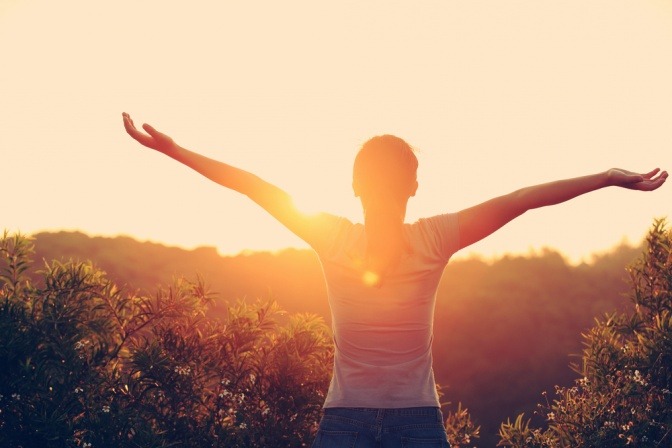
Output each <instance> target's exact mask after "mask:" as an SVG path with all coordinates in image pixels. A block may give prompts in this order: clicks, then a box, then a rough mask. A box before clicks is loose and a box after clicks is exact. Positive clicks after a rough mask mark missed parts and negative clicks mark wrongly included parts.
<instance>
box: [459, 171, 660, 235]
mask: <svg viewBox="0 0 672 448" xmlns="http://www.w3.org/2000/svg"><path fill="white" fill-rule="evenodd" d="M665 179H667V172H666V171H662V172H661V171H660V170H659V169H658V168H656V169H655V170H653V171H651V172H649V173H645V174H638V173H633V172H632V171H627V170H622V169H618V168H614V169H610V170H608V171H605V172H603V173H598V174H593V175H589V176H583V177H576V178H573V179H565V180H559V181H555V182H549V183H545V184H540V185H535V186H532V187H526V188H521V189H520V190H517V191H514V192H513V193H509V194H507V195H504V196H499V197H496V198H494V199H490V200H489V201H486V202H483V203H482V204H478V205H476V206H473V207H470V208H467V209H465V210H462V211H461V212H459V214H458V220H459V223H460V246H461V247H466V246H469V245H471V244H473V243H475V242H477V241H479V240H481V239H483V238H485V237H486V236H488V235H490V234H491V233H493V232H495V231H496V230H497V229H499V228H500V227H502V226H503V225H504V224H506V223H508V222H509V221H511V220H512V219H514V218H516V217H518V216H520V215H522V214H523V213H525V212H526V211H528V210H531V209H534V208H539V207H545V206H548V205H555V204H559V203H561V202H565V201H568V200H570V199H573V198H575V197H577V196H580V195H582V194H585V193H589V192H591V191H594V190H598V189H600V188H604V187H610V186H615V187H622V188H628V189H631V190H640V191H653V190H655V189H657V188H658V187H660V186H661V185H663V183H664V182H665Z"/></svg>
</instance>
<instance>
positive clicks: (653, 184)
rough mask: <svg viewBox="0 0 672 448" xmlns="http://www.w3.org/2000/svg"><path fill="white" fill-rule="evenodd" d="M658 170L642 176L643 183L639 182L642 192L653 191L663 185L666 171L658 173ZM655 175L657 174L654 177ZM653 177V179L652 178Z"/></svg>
mask: <svg viewBox="0 0 672 448" xmlns="http://www.w3.org/2000/svg"><path fill="white" fill-rule="evenodd" d="M659 171H660V169H658V168H656V169H655V170H653V171H651V172H650V173H647V174H645V175H644V179H645V180H644V181H642V182H640V184H639V185H640V186H641V188H640V189H641V190H644V191H653V190H656V189H657V188H659V187H660V186H661V185H663V184H664V183H665V181H666V180H667V176H668V174H667V171H662V172H660V173H659ZM656 174H658V175H657V176H656ZM654 176H655V177H654Z"/></svg>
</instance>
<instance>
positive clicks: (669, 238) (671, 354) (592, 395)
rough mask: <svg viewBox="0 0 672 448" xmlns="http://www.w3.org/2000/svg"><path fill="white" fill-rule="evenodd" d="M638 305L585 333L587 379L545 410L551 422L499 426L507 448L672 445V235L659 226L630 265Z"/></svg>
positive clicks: (581, 368)
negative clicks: (537, 425) (537, 424)
mask: <svg viewBox="0 0 672 448" xmlns="http://www.w3.org/2000/svg"><path fill="white" fill-rule="evenodd" d="M628 272H629V274H630V280H631V286H632V292H631V294H630V299H631V301H632V302H633V304H634V306H633V307H632V311H631V312H628V313H621V314H614V315H608V316H606V317H605V318H604V319H603V320H597V321H596V325H595V326H594V327H593V328H592V329H591V330H590V331H588V332H587V333H586V334H584V335H583V337H584V345H585V348H584V351H583V356H582V363H581V364H580V365H576V366H573V367H574V368H575V370H576V371H577V372H578V373H579V374H580V376H581V377H582V378H581V379H579V380H577V381H576V384H575V385H574V386H572V387H556V390H555V398H554V399H553V400H552V401H548V400H547V401H546V402H545V403H543V404H541V405H540V414H541V415H542V416H543V417H544V418H545V419H546V421H547V422H548V427H547V428H545V429H541V428H532V427H531V426H530V420H527V421H526V420H525V419H524V416H523V415H519V416H518V418H517V419H516V421H515V422H513V423H512V422H511V421H508V422H507V423H505V424H503V425H502V426H501V429H500V442H499V445H498V446H506V447H527V448H532V447H605V448H607V447H609V448H612V447H626V446H635V447H669V446H672V392H670V391H671V390H672V232H670V231H669V230H666V228H665V221H664V220H659V221H656V222H655V223H654V225H653V227H652V229H651V230H650V232H649V234H648V236H647V249H646V251H645V252H644V254H642V256H641V258H640V259H639V260H638V261H637V262H636V263H634V264H633V265H632V266H631V267H630V268H628Z"/></svg>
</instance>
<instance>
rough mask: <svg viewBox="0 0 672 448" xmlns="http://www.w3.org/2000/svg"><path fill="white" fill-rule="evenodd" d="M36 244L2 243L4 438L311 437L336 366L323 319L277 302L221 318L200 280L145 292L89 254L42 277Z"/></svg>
mask: <svg viewBox="0 0 672 448" xmlns="http://www.w3.org/2000/svg"><path fill="white" fill-rule="evenodd" d="M32 250H33V248H32V244H31V242H30V240H29V239H28V238H26V237H23V236H21V235H20V234H16V235H9V234H8V233H7V232H5V233H4V235H3V237H2V238H1V239H0V365H2V366H3V367H2V369H0V446H3V447H33V446H39V447H64V446H66V447H67V446H71V447H107V446H114V447H168V446H181V447H203V446H213V447H218V446H221V447H236V446H245V447H257V446H258V447H262V446H263V447H275V446H277V447H288V446H305V445H307V443H308V441H309V440H311V439H312V437H313V435H314V432H315V430H316V425H317V422H318V419H319V415H320V410H321V406H322V403H323V401H324V392H325V391H326V389H327V386H328V381H329V376H330V373H331V363H332V352H331V338H330V335H329V331H328V327H327V326H326V325H325V324H324V322H323V321H322V320H321V319H319V318H317V317H315V316H312V315H307V314H297V315H293V316H290V317H289V318H287V317H286V316H284V313H283V312H282V310H281V309H280V308H279V307H278V305H277V304H276V303H275V302H274V301H272V300H266V301H257V302H255V303H252V304H248V303H246V302H243V301H239V302H237V303H235V304H233V305H230V306H228V313H226V316H227V317H226V318H224V319H217V320H215V319H212V318H210V317H209V316H208V311H209V310H210V309H212V308H211V307H212V306H213V298H212V296H211V294H209V293H208V291H207V290H206V288H205V287H204V285H203V284H202V282H200V281H197V282H189V281H186V280H184V279H180V280H176V281H175V282H174V284H173V285H171V286H170V287H169V288H165V289H160V290H159V291H158V292H157V293H156V294H155V295H154V296H137V295H134V294H130V293H128V292H124V291H122V290H120V289H119V288H117V286H115V285H114V284H113V283H111V282H110V281H109V280H107V279H106V277H105V274H104V273H103V272H101V271H100V270H98V269H96V268H95V267H94V266H93V265H92V264H91V263H79V262H67V263H58V262H52V263H50V264H45V267H44V269H43V270H41V271H38V272H37V273H36V272H31V270H32V269H33V265H32V263H31V261H30V254H31V253H32ZM29 273H30V274H31V276H32V277H33V278H38V280H36V281H31V280H30V277H29V276H28V274H29Z"/></svg>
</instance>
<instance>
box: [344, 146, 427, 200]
mask: <svg viewBox="0 0 672 448" xmlns="http://www.w3.org/2000/svg"><path fill="white" fill-rule="evenodd" d="M417 170H418V159H417V157H416V156H415V153H414V151H413V148H411V146H410V145H409V144H408V143H406V142H405V141H404V140H403V139H401V138H399V137H395V136H394V135H379V136H377V137H373V138H371V139H369V140H368V141H367V142H366V143H364V145H362V147H361V149H360V150H359V152H358V153H357V156H356V157H355V165H354V168H353V173H352V180H353V187H354V188H355V192H356V193H357V195H358V196H361V197H362V198H363V199H364V200H365V201H368V200H375V202H376V203H377V204H376V205H381V206H386V205H389V206H393V205H396V204H392V203H388V202H399V201H401V202H402V203H403V204H405V201H406V200H407V199H408V198H409V197H410V196H412V195H413V193H414V191H415V186H416V173H417ZM379 202H382V204H378V203H379Z"/></svg>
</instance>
